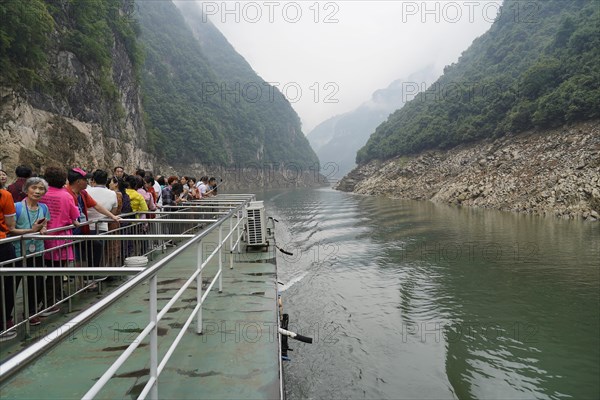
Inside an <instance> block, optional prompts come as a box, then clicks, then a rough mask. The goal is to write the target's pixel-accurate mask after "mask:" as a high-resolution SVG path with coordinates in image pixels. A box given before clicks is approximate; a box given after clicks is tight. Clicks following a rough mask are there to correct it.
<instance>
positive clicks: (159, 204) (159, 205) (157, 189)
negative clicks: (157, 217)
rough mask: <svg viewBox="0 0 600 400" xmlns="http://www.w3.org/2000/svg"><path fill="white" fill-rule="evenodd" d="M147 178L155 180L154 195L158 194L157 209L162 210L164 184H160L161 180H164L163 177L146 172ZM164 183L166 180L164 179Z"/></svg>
mask: <svg viewBox="0 0 600 400" xmlns="http://www.w3.org/2000/svg"><path fill="white" fill-rule="evenodd" d="M146 176H151V177H152V178H153V179H154V185H153V186H152V188H153V189H154V193H156V207H157V208H159V209H160V208H162V188H163V184H161V183H160V182H159V179H160V178H162V176H160V175H156V176H154V175H152V173H151V172H150V173H148V172H146ZM163 182H164V179H163Z"/></svg>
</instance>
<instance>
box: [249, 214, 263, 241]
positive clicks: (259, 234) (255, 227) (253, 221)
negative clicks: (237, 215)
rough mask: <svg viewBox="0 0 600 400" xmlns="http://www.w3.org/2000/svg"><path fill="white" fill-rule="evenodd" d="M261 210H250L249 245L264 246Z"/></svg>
mask: <svg viewBox="0 0 600 400" xmlns="http://www.w3.org/2000/svg"><path fill="white" fill-rule="evenodd" d="M261 211H262V210H261V209H258V208H255V209H248V244H249V245H257V244H264V243H265V240H264V233H265V232H264V230H263V218H262V215H261V214H262V213H261Z"/></svg>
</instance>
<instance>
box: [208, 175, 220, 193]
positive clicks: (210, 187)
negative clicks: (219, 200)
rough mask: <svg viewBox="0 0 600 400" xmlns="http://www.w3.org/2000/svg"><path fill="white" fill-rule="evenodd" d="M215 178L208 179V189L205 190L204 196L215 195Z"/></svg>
mask: <svg viewBox="0 0 600 400" xmlns="http://www.w3.org/2000/svg"><path fill="white" fill-rule="evenodd" d="M217 186H218V185H217V178H215V177H211V178H210V179H209V180H208V188H207V189H208V190H207V191H206V196H216V195H217V190H218V189H217Z"/></svg>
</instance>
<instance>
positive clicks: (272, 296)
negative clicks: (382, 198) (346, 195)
mask: <svg viewBox="0 0 600 400" xmlns="http://www.w3.org/2000/svg"><path fill="white" fill-rule="evenodd" d="M211 235H215V236H216V235H217V233H216V232H215V233H211ZM211 235H208V236H207V237H206V238H205V239H204V240H203V245H204V246H205V247H210V246H208V245H207V243H208V244H210V243H218V238H217V237H215V238H213V239H214V240H211ZM213 248H214V246H213ZM273 249H274V247H273V246H271V247H269V248H268V250H267V251H266V252H262V251H260V252H259V251H256V252H255V251H246V249H245V248H243V249H242V252H241V253H239V254H238V253H237V252H234V253H233V254H232V255H230V254H229V253H227V257H230V256H232V257H233V269H229V259H228V258H226V257H224V262H223V292H222V293H219V292H218V290H217V285H215V287H213V289H212V292H211V293H210V295H209V296H208V297H207V298H206V300H205V302H204V305H203V308H202V315H203V333H202V334H197V333H196V332H195V324H196V322H195V321H194V322H193V323H192V324H191V325H190V326H189V327H188V329H187V332H186V334H185V335H184V336H183V339H182V341H181V342H180V344H179V346H178V347H177V348H176V349H175V352H174V353H173V355H172V357H171V358H170V360H169V361H168V363H167V364H166V366H165V368H164V370H163V371H162V373H161V375H160V376H159V379H158V397H159V398H169V399H232V398H237V399H278V398H280V397H281V379H280V355H279V342H278V340H279V339H278V335H277V319H278V309H277V307H278V306H277V266H276V262H275V254H274V250H273ZM211 250H212V249H209V250H208V251H211ZM156 261H157V260H155V261H154V262H156ZM217 268H218V267H217V262H216V260H215V261H214V262H211V263H210V264H208V265H207V267H206V268H205V270H204V272H203V278H204V282H206V281H207V279H208V278H211V277H212V276H214V274H215V273H216V271H217ZM195 269H196V246H192V247H190V248H188V249H187V250H186V251H185V252H183V253H181V254H180V255H179V256H177V257H176V258H175V259H174V260H172V261H171V262H170V263H169V264H168V265H167V266H166V267H165V268H163V269H162V270H160V272H159V274H158V300H159V302H158V310H159V311H160V310H161V308H162V307H163V306H164V305H165V304H166V303H167V301H168V300H170V299H171V298H172V297H173V294H174V293H175V292H176V291H177V290H179V289H180V288H181V287H182V285H183V284H184V283H185V280H186V279H187V277H188V276H190V274H191V273H192V272H193V270H195ZM204 285H205V284H204ZM204 285H203V286H204ZM148 288H149V285H148V282H145V283H144V284H142V285H139V286H137V287H136V288H134V289H133V290H131V291H130V292H129V293H127V294H126V295H125V296H124V297H122V298H120V299H119V300H117V301H116V302H115V303H113V304H112V305H110V306H109V308H107V309H106V310H104V311H103V312H102V313H100V314H98V315H97V316H95V317H94V318H93V319H92V320H90V321H88V322H87V323H86V324H85V325H83V326H82V327H81V329H78V330H77V331H76V332H75V333H73V334H72V335H70V336H69V337H68V338H67V339H66V340H63V341H61V342H60V343H59V344H57V345H56V346H54V347H53V348H52V349H51V350H49V351H48V352H47V353H45V354H44V355H43V356H42V357H40V358H38V359H37V360H35V361H34V362H32V363H31V364H29V365H28V366H26V367H25V368H24V369H23V370H21V371H19V373H18V374H16V375H14V376H12V377H10V378H8V379H7V381H6V382H5V383H4V384H3V385H2V386H1V387H0V395H1V397H2V399H40V398H44V399H72V398H82V397H83V396H84V394H85V393H86V392H87V391H88V390H89V389H90V387H91V386H92V385H94V384H95V383H96V381H97V380H98V379H99V377H100V376H101V375H102V374H103V373H104V372H105V371H106V369H107V368H108V367H109V366H110V365H111V364H112V363H113V362H114V361H115V360H116V359H117V358H118V357H119V356H120V355H121V353H122V352H123V351H124V350H125V349H126V348H127V346H129V345H130V344H131V342H132V340H134V339H135V337H136V336H137V335H138V334H139V333H140V332H141V331H142V329H143V328H144V327H145V326H146V324H147V323H148V320H149V317H148V315H149V290H148ZM195 289H196V287H195V284H192V285H191V286H190V287H189V288H188V289H187V290H186V293H185V294H184V295H183V296H182V298H181V299H180V300H179V301H178V302H177V303H175V304H174V305H173V307H172V308H171V309H170V310H169V312H168V313H167V314H166V316H165V317H163V319H162V320H161V321H160V322H159V328H158V346H159V360H160V359H161V358H162V357H163V356H164V354H165V353H166V351H167V349H168V347H169V346H170V345H171V343H172V342H173V340H174V338H175V337H176V336H177V334H178V333H179V332H180V330H181V328H182V326H183V323H184V322H185V320H186V319H187V318H188V317H189V315H190V313H191V312H192V310H193V308H194V306H195V304H196V290H195ZM188 292H189V294H188ZM88 305H89V303H88ZM78 311H81V305H79V309H78V306H77V305H76V306H75V309H74V310H73V312H78ZM69 318H70V315H69V314H63V313H59V314H56V315H55V316H52V317H50V318H47V319H46V321H45V322H44V323H43V324H41V325H39V326H37V327H32V331H31V333H32V335H33V336H37V337H40V338H41V337H42V336H44V335H45V334H47V333H48V332H50V331H51V330H53V329H55V328H57V327H59V326H60V325H62V324H63V323H65V322H67V321H68V320H69ZM41 340H43V339H41ZM148 343H149V339H148V338H146V339H145V340H144V341H143V342H142V343H141V344H140V346H139V347H138V348H137V349H136V350H135V351H134V352H133V354H132V356H131V358H130V359H129V360H127V362H126V363H125V364H124V365H123V366H122V367H121V368H120V369H119V370H118V371H117V373H116V374H115V375H114V376H113V378H112V379H111V380H110V381H109V383H108V384H107V385H106V386H105V387H104V388H103V389H102V390H101V391H100V392H99V394H98V395H97V396H96V398H103V399H118V398H137V396H138V395H139V394H140V392H141V390H142V388H143V387H144V385H145V384H146V382H147V381H148V374H149V355H148V350H147V347H148ZM1 345H2V346H3V347H5V346H9V343H7V342H4V343H2V344H1ZM10 345H11V346H13V348H12V349H11V348H5V349H3V353H4V355H6V354H8V353H10V352H12V351H14V350H15V348H16V347H19V346H22V344H19V343H18V342H17V344H10ZM1 368H2V367H1V366H0V369H1Z"/></svg>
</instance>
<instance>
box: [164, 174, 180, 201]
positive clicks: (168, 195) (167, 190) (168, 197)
mask: <svg viewBox="0 0 600 400" xmlns="http://www.w3.org/2000/svg"><path fill="white" fill-rule="evenodd" d="M178 179H179V178H177V177H176V176H170V177H169V178H168V179H167V185H166V186H165V187H164V188H163V190H162V202H163V208H165V209H166V207H169V206H174V205H176V204H175V196H173V183H174V182H177V180H178Z"/></svg>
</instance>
